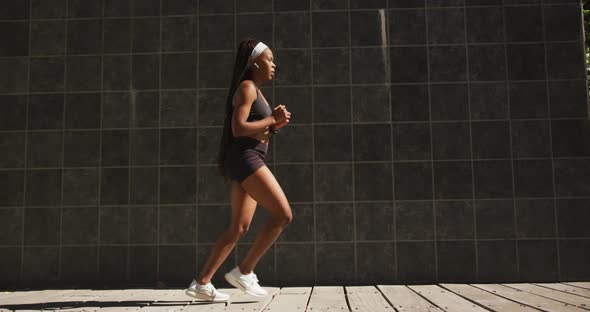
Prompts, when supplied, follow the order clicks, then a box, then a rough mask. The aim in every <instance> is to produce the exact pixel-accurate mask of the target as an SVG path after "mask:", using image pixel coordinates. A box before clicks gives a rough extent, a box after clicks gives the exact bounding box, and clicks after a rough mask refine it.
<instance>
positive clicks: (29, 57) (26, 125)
mask: <svg viewBox="0 0 590 312" xmlns="http://www.w3.org/2000/svg"><path fill="white" fill-rule="evenodd" d="M32 18H33V4H32V3H31V2H29V38H28V39H29V40H28V41H29V42H28V47H29V55H28V62H27V92H28V93H30V91H31V24H32V23H31V20H32ZM30 101H31V96H30V94H29V95H27V98H26V102H25V111H26V113H25V131H24V132H25V143H24V144H25V145H24V149H25V154H24V162H23V164H24V168H23V182H22V183H23V198H22V207H23V208H25V207H26V205H27V199H26V198H27V172H28V144H29V142H28V137H29V106H30ZM62 141H63V139H62ZM62 146H63V143H62ZM62 157H63V154H62ZM62 193H63V192H62ZM60 200H61V199H60ZM60 207H61V203H60ZM60 209H61V208H60ZM26 211H27V210H26V209H22V210H21V245H20V264H19V265H20V268H19V272H18V274H19V281H20V282H22V281H23V275H24V254H25V225H26V223H25V217H26V215H25V212H26ZM60 223H61V221H60ZM60 242H61V224H60ZM59 267H61V265H60V261H59V259H58V276H59Z"/></svg>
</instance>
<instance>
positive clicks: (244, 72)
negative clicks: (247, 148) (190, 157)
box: [217, 39, 258, 182]
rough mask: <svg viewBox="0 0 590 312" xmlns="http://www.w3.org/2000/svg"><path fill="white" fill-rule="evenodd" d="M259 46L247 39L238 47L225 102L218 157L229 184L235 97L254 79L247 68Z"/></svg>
mask: <svg viewBox="0 0 590 312" xmlns="http://www.w3.org/2000/svg"><path fill="white" fill-rule="evenodd" d="M257 44H258V41H257V40H254V39H245V40H243V41H242V42H240V45H239V46H238V52H237V54H236V60H235V61H234V70H233V75H232V78H231V83H230V85H229V92H228V94H227V99H226V101H225V120H224V121H223V135H222V136H221V141H220V143H219V153H218V155H217V169H218V170H219V173H220V174H221V176H223V178H224V181H225V182H227V181H228V180H229V176H228V174H227V171H226V168H225V156H226V153H227V150H228V147H229V146H230V144H231V143H232V142H233V139H234V137H233V134H232V129H231V121H232V116H233V110H234V109H233V105H232V101H233V97H234V93H235V92H236V89H237V88H238V86H239V85H240V83H241V82H242V81H244V80H248V79H252V69H251V68H246V66H247V64H248V58H249V57H250V54H251V53H252V50H254V47H255V46H256V45H257Z"/></svg>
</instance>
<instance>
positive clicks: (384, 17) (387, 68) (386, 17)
mask: <svg viewBox="0 0 590 312" xmlns="http://www.w3.org/2000/svg"><path fill="white" fill-rule="evenodd" d="M381 18H382V21H381V22H382V23H383V24H382V25H381V27H382V31H383V30H384V31H385V33H384V34H382V39H384V40H382V46H381V50H382V53H383V54H384V57H385V61H386V62H385V64H383V66H385V83H386V84H387V101H388V103H389V105H388V109H389V124H390V125H389V144H390V152H391V157H390V159H391V209H392V229H393V244H392V245H393V276H394V280H396V281H399V272H398V254H397V224H396V223H397V217H396V212H397V204H396V200H395V194H396V193H395V192H396V190H395V180H396V179H395V146H394V139H393V137H394V133H395V132H396V130H394V129H395V127H394V124H393V123H392V121H393V102H392V98H391V55H390V52H391V48H390V47H389V45H388V43H389V40H390V38H389V36H390V29H389V22H390V19H391V18H392V17H391V16H390V15H389V1H387V2H386V10H385V12H384V15H382V16H381ZM388 208H389V207H388Z"/></svg>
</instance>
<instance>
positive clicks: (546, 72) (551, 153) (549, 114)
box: [540, 0, 562, 280]
mask: <svg viewBox="0 0 590 312" xmlns="http://www.w3.org/2000/svg"><path fill="white" fill-rule="evenodd" d="M540 7H541V25H542V29H543V58H544V70H545V93H546V94H547V117H548V118H547V119H548V126H549V153H550V154H549V156H550V157H551V188H552V191H553V194H552V195H553V220H554V224H555V248H556V250H555V251H556V254H557V259H556V260H557V279H558V280H561V278H562V275H561V257H560V248H559V247H560V246H559V221H558V217H559V213H558V207H557V198H556V197H557V189H556V186H555V159H554V157H553V130H552V122H551V96H550V93H549V92H550V89H549V78H550V77H549V70H548V65H547V59H548V58H547V30H546V27H547V24H546V22H547V21H546V19H545V0H541V4H540Z"/></svg>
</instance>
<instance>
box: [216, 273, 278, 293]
mask: <svg viewBox="0 0 590 312" xmlns="http://www.w3.org/2000/svg"><path fill="white" fill-rule="evenodd" d="M225 279H226V280H227V281H228V283H230V284H232V285H233V286H234V287H236V288H238V289H240V290H241V291H243V292H245V293H247V294H249V295H252V296H255V297H264V296H266V295H268V291H266V290H265V289H264V288H262V287H260V285H258V278H257V277H256V274H254V272H252V273H250V274H242V272H240V268H239V267H235V268H233V270H231V271H229V272H228V273H226V274H225Z"/></svg>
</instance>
